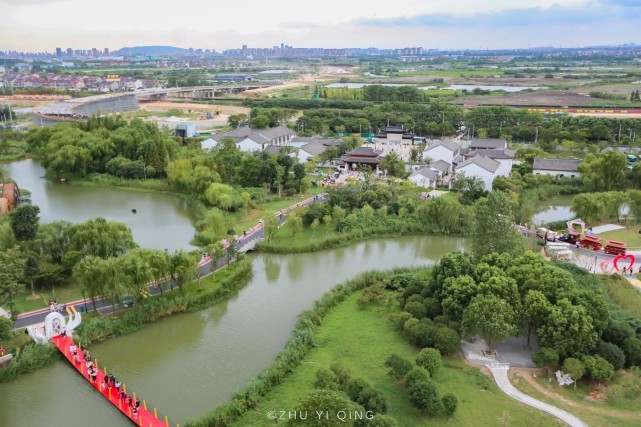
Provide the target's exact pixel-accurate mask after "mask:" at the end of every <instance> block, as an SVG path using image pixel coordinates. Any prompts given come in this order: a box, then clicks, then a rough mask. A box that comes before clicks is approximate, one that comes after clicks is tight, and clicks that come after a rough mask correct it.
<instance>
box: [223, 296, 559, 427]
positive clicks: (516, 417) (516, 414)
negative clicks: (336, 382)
mask: <svg viewBox="0 0 641 427" xmlns="http://www.w3.org/2000/svg"><path fill="white" fill-rule="evenodd" d="M359 296H360V293H357V294H355V295H352V296H351V297H350V298H348V299H347V300H346V301H345V302H343V303H342V304H340V305H338V306H337V307H336V308H335V309H334V310H332V311H331V312H330V313H329V314H328V315H327V317H326V318H325V320H324V322H323V325H322V326H321V327H320V328H319V329H318V332H317V334H316V342H317V347H316V348H315V349H313V350H312V351H311V352H310V353H309V355H308V356H307V357H306V358H305V360H304V361H303V362H302V364H301V365H300V366H299V367H298V368H296V369H295V370H294V372H293V373H292V374H291V375H290V376H289V377H287V378H286V379H285V380H284V382H283V383H282V384H281V385H279V386H277V387H276V388H274V389H273V390H272V391H271V392H269V393H268V394H267V395H266V396H265V397H264V398H263V400H262V402H261V403H260V404H259V405H258V407H257V408H256V409H255V410H254V411H251V412H249V413H247V414H245V416H244V417H242V418H241V419H240V420H238V421H236V422H235V423H233V424H232V425H233V426H236V427H239V426H259V425H271V424H279V425H284V424H286V422H285V421H280V422H268V421H267V419H266V414H267V412H268V411H289V410H293V409H294V407H295V405H296V403H297V402H298V401H299V399H300V398H301V397H302V396H304V395H305V394H307V393H308V392H310V391H311V389H312V386H313V384H314V381H315V374H316V371H317V370H318V369H319V368H321V367H324V368H329V366H330V365H331V364H332V363H334V362H337V361H340V362H342V363H344V364H346V365H348V366H350V367H351V370H352V377H357V378H364V379H366V380H367V381H369V382H371V383H372V384H373V385H374V387H376V388H377V389H378V390H380V391H381V392H382V393H383V394H384V395H385V398H386V400H387V403H388V414H389V415H391V416H392V417H394V418H396V420H397V421H398V424H399V425H400V426H496V425H500V421H499V419H500V418H501V417H504V418H506V416H505V414H506V413H507V414H509V418H510V419H511V420H512V421H511V423H510V424H509V425H514V426H553V425H560V423H559V422H556V421H555V420H554V419H552V418H550V417H549V416H547V415H545V414H543V413H541V412H538V411H536V410H534V409H529V408H527V407H525V406H522V405H521V404H519V403H518V402H516V401H515V400H513V399H510V398H509V397H507V396H506V395H504V394H503V393H502V392H501V391H500V390H499V388H498V387H497V386H496V385H495V383H494V381H493V380H492V379H491V378H489V377H487V376H485V375H484V374H482V373H481V372H480V371H479V370H478V369H476V368H473V367H470V366H467V365H466V363H465V362H464V360H463V359H462V358H461V357H460V356H456V357H452V358H447V359H445V360H444V366H443V368H442V369H441V370H440V371H439V372H438V373H437V375H436V376H435V377H434V380H435V382H436V383H437V385H438V388H439V392H440V393H441V394H445V393H454V394H455V395H456V396H457V397H458V400H459V406H458V409H457V412H456V414H455V415H454V416H453V417H451V418H446V417H444V416H438V417H430V416H426V415H423V414H421V413H420V412H419V411H417V410H416V409H415V408H414V407H413V406H412V405H411V404H410V402H409V400H408V398H407V393H406V391H405V388H404V387H403V386H402V385H400V384H398V383H396V382H395V381H394V380H393V379H392V378H391V377H389V376H388V375H387V368H385V367H384V366H383V363H384V361H385V359H386V358H387V357H388V356H389V355H391V354H393V353H395V354H398V355H399V356H401V357H404V358H406V359H408V360H414V359H415V357H416V355H417V354H418V350H417V349H416V348H415V347H414V346H412V345H410V344H409V343H408V342H407V341H406V339H405V338H404V337H403V336H402V335H401V334H400V333H399V332H398V331H396V330H395V329H394V326H393V324H392V322H390V321H389V319H388V314H389V313H390V312H391V310H389V309H383V310H382V312H381V313H379V314H377V313H376V312H375V311H374V310H372V309H371V308H368V309H360V308H359V307H358V306H357V304H356V300H357V299H358V297H359ZM395 309H396V310H398V308H397V307H396V308H395ZM392 310H394V309H392ZM505 425H508V424H505Z"/></svg>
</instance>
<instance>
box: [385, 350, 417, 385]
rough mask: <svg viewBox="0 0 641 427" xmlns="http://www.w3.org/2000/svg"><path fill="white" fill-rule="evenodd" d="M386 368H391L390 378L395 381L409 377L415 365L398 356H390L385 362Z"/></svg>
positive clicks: (389, 371)
mask: <svg viewBox="0 0 641 427" xmlns="http://www.w3.org/2000/svg"><path fill="white" fill-rule="evenodd" d="M385 366H386V367H388V368H389V370H388V371H387V373H388V374H389V376H390V377H392V378H394V379H395V380H400V379H402V378H404V377H405V375H407V373H408V372H409V371H411V370H412V368H413V367H414V365H412V362H410V361H409V360H407V359H403V358H402V357H401V356H399V355H398V354H392V355H390V356H389V357H388V358H387V360H385Z"/></svg>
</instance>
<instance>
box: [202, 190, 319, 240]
mask: <svg viewBox="0 0 641 427" xmlns="http://www.w3.org/2000/svg"><path fill="white" fill-rule="evenodd" d="M323 190H324V188H322V187H311V188H310V189H309V190H307V192H306V193H305V194H301V195H297V196H294V197H287V198H285V197H283V198H282V199H276V200H272V201H269V202H267V203H265V204H264V205H262V206H259V207H257V208H254V209H250V210H249V211H248V212H247V215H245V211H244V210H243V209H240V210H239V211H238V212H234V213H230V214H229V215H228V218H227V221H228V223H229V224H230V225H229V228H233V229H234V231H236V234H238V235H240V234H243V231H245V230H247V229H248V228H249V227H253V226H254V225H256V224H258V221H259V220H260V219H261V218H265V217H267V216H269V215H275V214H276V212H278V211H280V210H283V209H285V208H287V207H289V206H291V205H294V204H296V203H298V202H301V201H303V200H306V199H309V198H310V197H312V196H313V195H314V194H319V193H322V192H323ZM200 234H202V235H203V236H204V237H205V238H207V239H208V240H212V239H213V234H212V232H211V231H209V230H203V231H201V232H200Z"/></svg>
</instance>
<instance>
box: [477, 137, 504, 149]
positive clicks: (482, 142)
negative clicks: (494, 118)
mask: <svg viewBox="0 0 641 427" xmlns="http://www.w3.org/2000/svg"><path fill="white" fill-rule="evenodd" d="M501 148H507V141H506V140H504V139H499V138H488V139H473V140H472V142H471V143H470V149H472V150H495V149H501Z"/></svg>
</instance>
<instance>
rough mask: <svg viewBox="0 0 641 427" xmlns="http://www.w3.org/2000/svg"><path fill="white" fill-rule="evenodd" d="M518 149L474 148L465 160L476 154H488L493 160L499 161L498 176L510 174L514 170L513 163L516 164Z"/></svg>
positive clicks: (465, 156)
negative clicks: (515, 157)
mask: <svg viewBox="0 0 641 427" xmlns="http://www.w3.org/2000/svg"><path fill="white" fill-rule="evenodd" d="M515 155H516V151H514V150H508V149H506V148H500V149H478V150H472V151H470V152H468V153H467V154H465V155H464V158H465V160H467V159H469V158H471V157H474V156H486V157H489V158H490V159H492V160H496V161H497V162H499V164H500V166H499V169H498V170H497V171H496V176H510V172H512V165H513V164H514V156H515Z"/></svg>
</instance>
